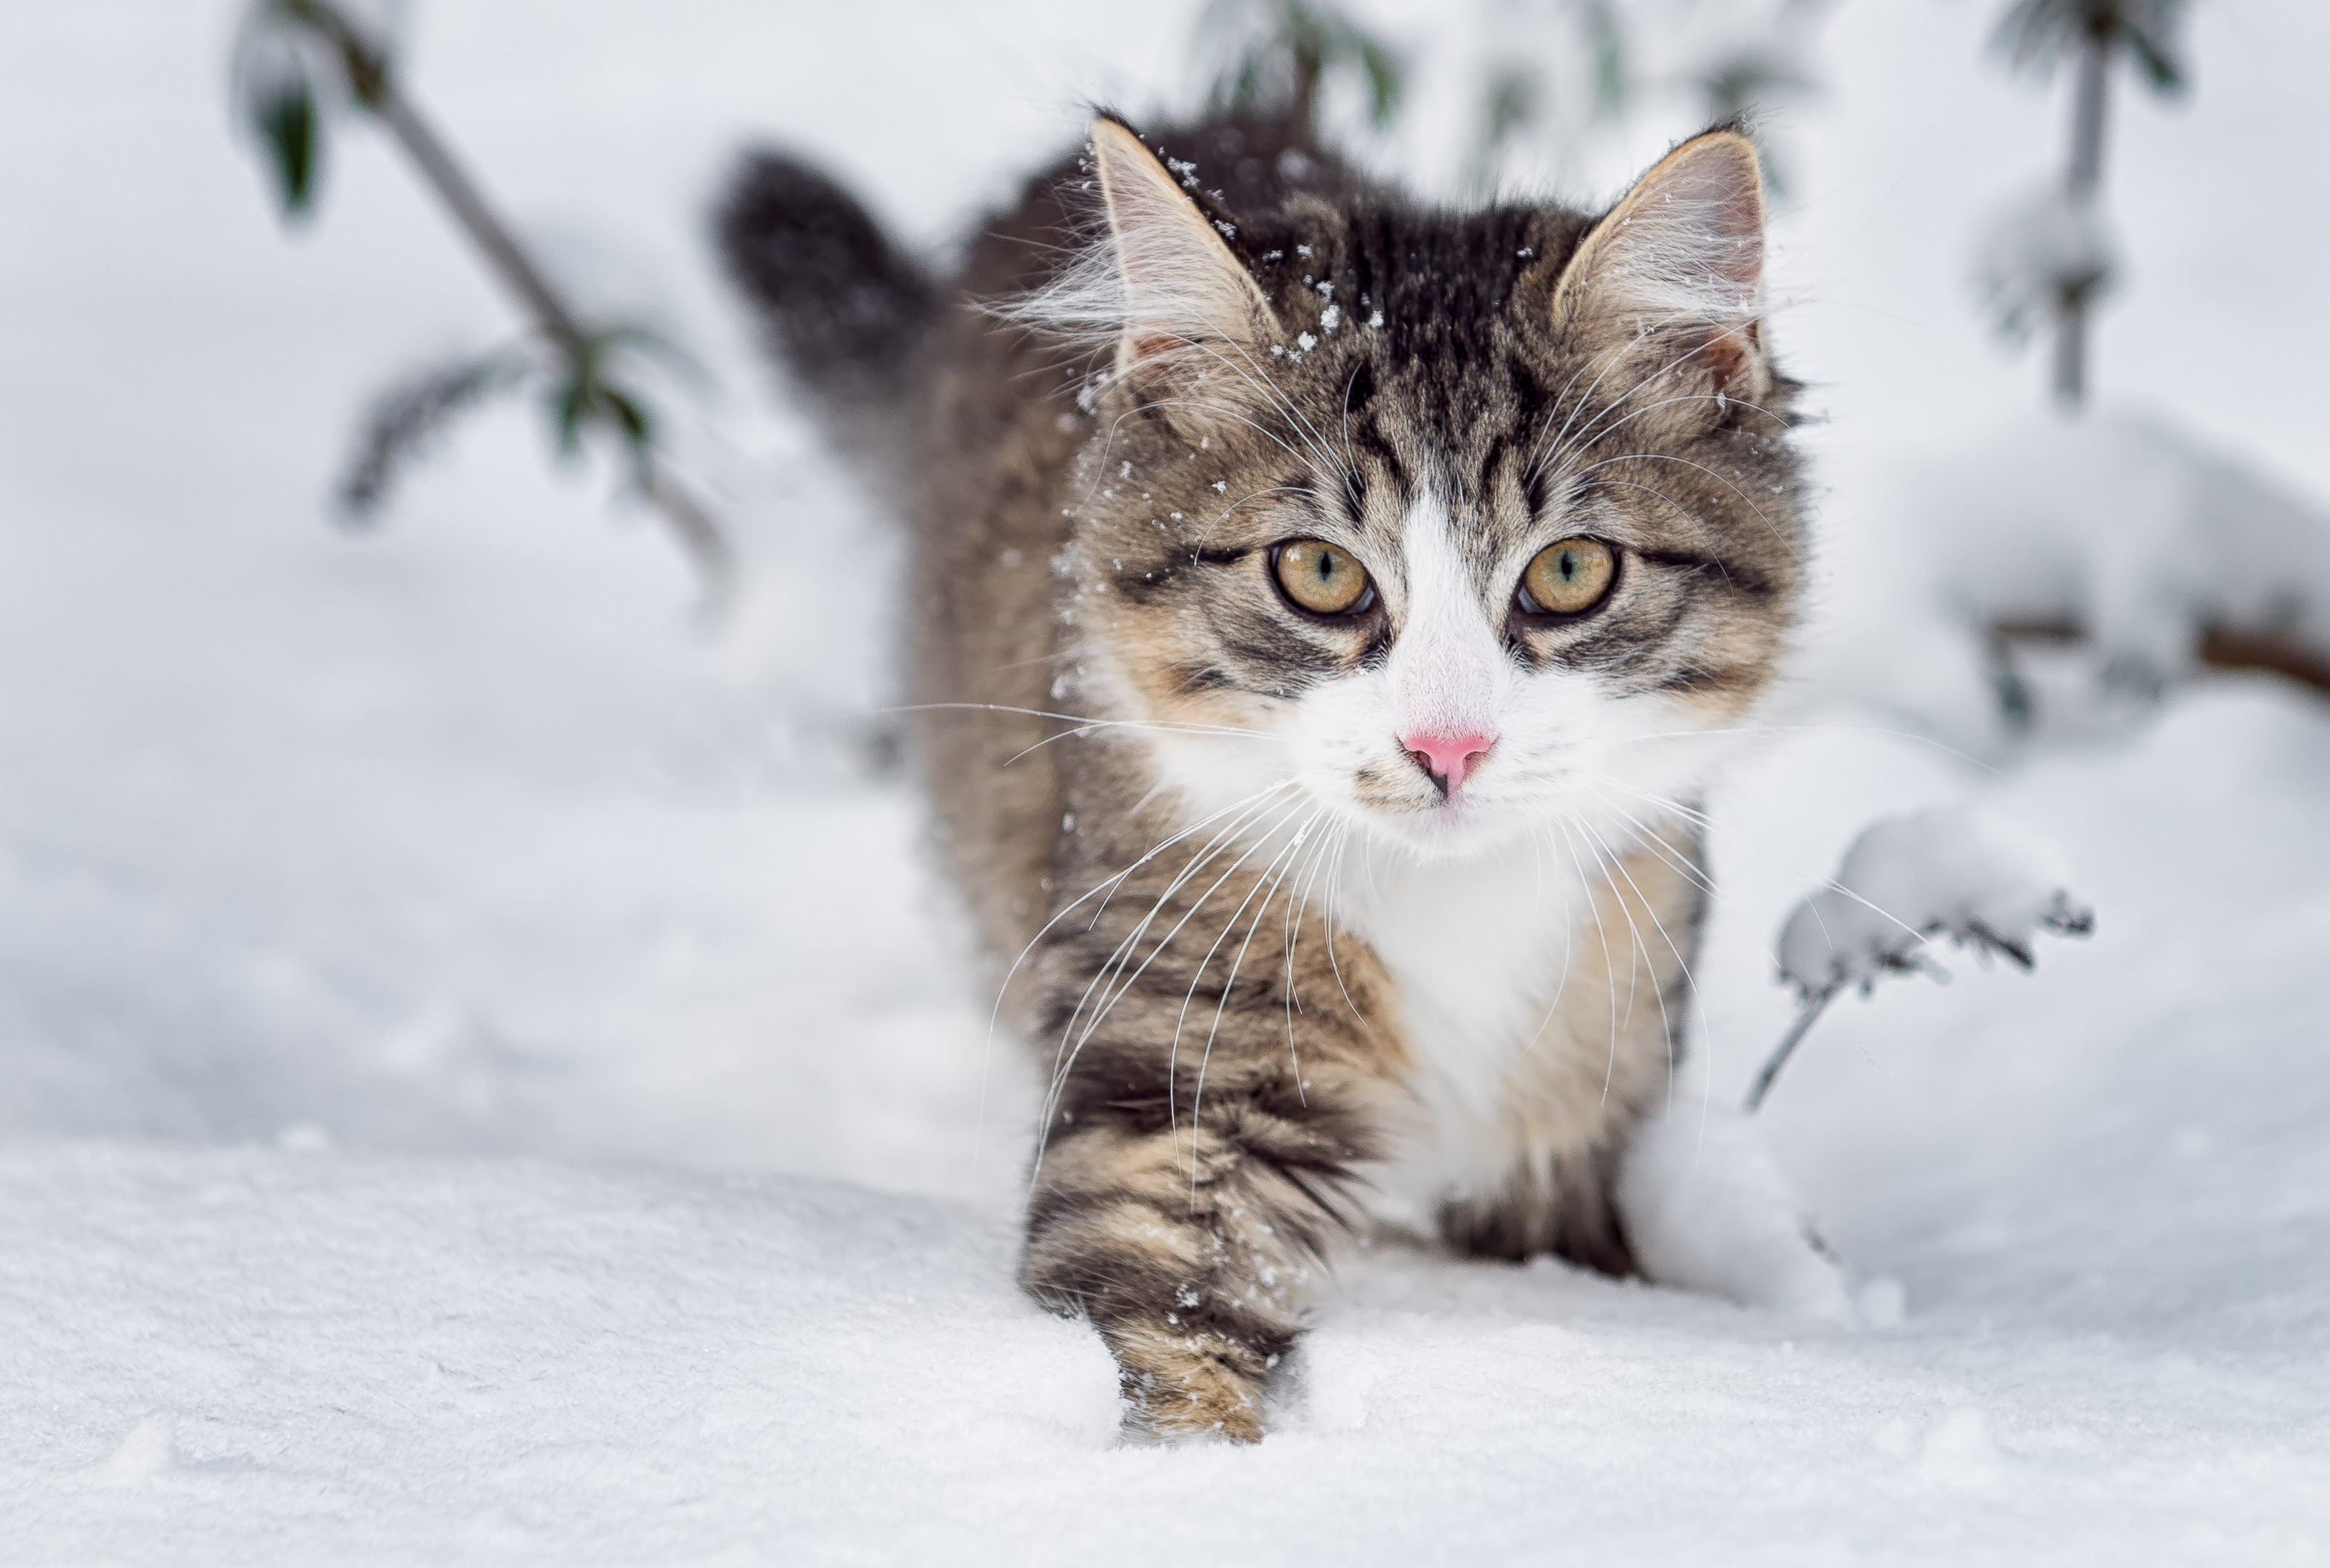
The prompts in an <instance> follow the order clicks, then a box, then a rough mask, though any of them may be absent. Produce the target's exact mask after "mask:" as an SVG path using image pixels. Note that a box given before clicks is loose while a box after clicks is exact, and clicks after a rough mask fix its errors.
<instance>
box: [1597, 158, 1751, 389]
mask: <svg viewBox="0 0 2330 1568" xmlns="http://www.w3.org/2000/svg"><path fill="white" fill-rule="evenodd" d="M1763 281H1764V177H1763V173H1762V169H1761V167H1760V165H1758V163H1757V157H1756V145H1755V144H1754V143H1753V142H1751V141H1749V140H1748V137H1746V136H1745V135H1743V134H1742V133H1740V132H1739V131H1737V130H1732V129H1729V128H1725V129H1720V130H1711V131H1708V132H1706V133H1705V134H1703V135H1700V136H1696V137H1691V140H1689V141H1687V142H1684V143H1683V144H1681V146H1678V147H1676V148H1675V149H1674V150H1673V151H1672V152H1671V153H1669V154H1668V155H1667V156H1665V157H1663V158H1661V159H1660V160H1659V161H1658V162H1657V163H1656V164H1654V165H1652V167H1651V170H1650V172H1649V173H1648V174H1645V175H1643V177H1642V178H1641V179H1639V180H1637V181H1636V182H1634V189H1633V190H1631V191H1629V192H1627V193H1626V195H1625V198H1624V200H1623V201H1621V202H1620V203H1618V204H1617V205H1616V206H1615V207H1613V208H1612V209H1611V210H1610V212H1609V213H1608V214H1607V215H1606V216H1605V217H1604V218H1603V219H1602V221H1601V222H1598V223H1596V224H1595V225H1594V227H1593V228H1592V229H1591V230H1590V231H1587V233H1586V238H1585V239H1584V240H1582V241H1579V242H1578V246H1577V250H1576V251H1575V252H1574V253H1573V254H1572V255H1571V256H1570V259H1569V262H1568V265H1567V266H1566V267H1565V268H1563V269H1562V273H1561V278H1560V280H1559V281H1558V283H1556V284H1555V285H1554V290H1553V326H1554V331H1555V333H1556V334H1557V335H1559V336H1561V337H1563V338H1565V339H1567V340H1568V341H1569V342H1571V343H1574V344H1578V345H1581V346H1592V347H1595V348H1596V349H1601V350H1604V351H1605V352H1607V351H1612V350H1615V351H1617V352H1621V353H1623V352H1626V351H1628V350H1629V349H1631V348H1639V349H1640V350H1641V351H1642V352H1644V353H1650V354H1659V355H1661V356H1662V361H1663V363H1662V364H1661V365H1660V367H1659V369H1658V371H1657V372H1656V373H1662V374H1674V375H1677V376H1680V377H1682V378H1685V379H1687V380H1694V381H1696V380H1700V379H1701V378H1704V379H1706V380H1711V381H1712V382H1713V383H1714V387H1713V390H1714V391H1715V392H1716V393H1717V394H1718V395H1719V396H1728V397H1730V398H1736V399H1739V400H1742V401H1748V402H1751V403H1752V402H1755V401H1757V400H1758V399H1760V398H1761V397H1763V396H1764V395H1765V393H1766V392H1767V391H1768V390H1769V387H1770V372H1769V370H1768V369H1767V368H1766V364H1765V360H1764V344H1763V333H1762V324H1761V316H1762V314H1763ZM1605 339H1606V340H1607V341H1606V342H1605V341H1603V340H1605Z"/></svg>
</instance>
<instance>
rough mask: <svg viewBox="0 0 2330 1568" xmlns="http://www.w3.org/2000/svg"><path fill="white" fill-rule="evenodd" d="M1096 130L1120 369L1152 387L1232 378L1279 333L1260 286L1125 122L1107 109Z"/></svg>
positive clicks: (1095, 148) (1096, 158) (1211, 221)
mask: <svg viewBox="0 0 2330 1568" xmlns="http://www.w3.org/2000/svg"><path fill="white" fill-rule="evenodd" d="M1092 137H1093V140H1092V145H1093V159H1094V164H1095V165H1097V167H1098V169H1099V173H1100V186H1101V193H1102V195H1103V198H1104V199H1105V201H1106V203H1107V207H1108V228H1109V238H1110V241H1111V243H1112V245H1113V248H1114V250H1115V257H1116V266H1117V278H1118V283H1119V285H1120V287H1121V288H1122V291H1123V296H1122V319H1123V326H1124V331H1123V336H1122V340H1121V341H1120V344H1119V345H1118V349H1117V369H1118V370H1119V372H1120V373H1123V374H1125V375H1127V376H1129V377H1131V378H1132V379H1133V380H1134V381H1136V382H1137V383H1143V384H1145V385H1148V386H1149V387H1151V389H1152V390H1155V389H1157V388H1159V387H1160V385H1167V384H1170V383H1179V382H1180V381H1183V380H1187V379H1190V378H1194V377H1199V376H1208V375H1213V374H1218V375H1221V376H1224V377H1225V378H1235V377H1236V375H1237V374H1238V373H1239V372H1240V371H1241V370H1243V369H1244V367H1245V366H1246V365H1247V364H1251V362H1252V360H1253V358H1254V356H1255V354H1256V353H1257V351H1259V350H1261V349H1263V348H1264V347H1266V345H1270V344H1272V343H1274V342H1276V341H1277V340H1278V338H1279V336H1280V333H1279V328H1278V319H1277V316H1276V315H1275V314H1274V312H1273V311H1272V310H1271V308H1270V301H1269V300H1268V299H1267V298H1264V295H1263V292H1262V287H1261V285H1260V284H1258V283H1256V282H1255V279H1254V275H1253V274H1252V273H1251V272H1248V271H1247V270H1246V264H1245V263H1244V262H1243V261H1241V260H1238V258H1237V255H1236V252H1235V251H1233V250H1231V249H1230V248H1229V245H1228V243H1227V241H1226V239H1225V238H1224V236H1223V234H1222V232H1221V231H1220V230H1219V229H1217V227H1216V223H1217V220H1215V219H1213V218H1210V217H1208V215H1207V213H1206V212H1205V211H1204V209H1202V208H1201V207H1199V206H1198V203H1197V202H1196V201H1194V200H1193V199H1192V198H1191V197H1190V195H1189V192H1188V191H1186V190H1184V189H1182V186H1181V182H1180V181H1179V180H1178V179H1176V178H1175V176H1174V174H1173V171H1172V170H1170V169H1169V168H1168V167H1167V166H1166V165H1164V164H1162V163H1160V161H1159V160H1158V157H1157V155H1156V154H1154V153H1152V152H1151V151H1150V150H1149V148H1148V147H1147V146H1143V145H1142V144H1141V138H1140V137H1137V136H1135V135H1134V134H1133V133H1132V129H1131V128H1129V127H1127V126H1125V125H1123V124H1122V123H1120V122H1119V121H1117V120H1115V119H1113V118H1109V117H1108V116H1106V115H1103V116H1101V117H1100V118H1096V119H1094V121H1093V128H1092Z"/></svg>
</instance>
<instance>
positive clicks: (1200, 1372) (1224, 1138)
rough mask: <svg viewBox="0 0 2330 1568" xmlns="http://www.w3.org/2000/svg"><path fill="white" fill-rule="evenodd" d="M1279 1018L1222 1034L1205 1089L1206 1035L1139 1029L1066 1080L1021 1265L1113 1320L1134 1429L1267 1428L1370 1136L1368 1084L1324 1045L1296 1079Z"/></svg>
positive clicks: (1106, 1329) (1063, 1299)
mask: <svg viewBox="0 0 2330 1568" xmlns="http://www.w3.org/2000/svg"><path fill="white" fill-rule="evenodd" d="M1134 1011H1135V1012H1136V1013H1137V1012H1138V1009H1135V1010H1134ZM1297 1017H1298V1026H1299V1017H1300V1015H1297ZM1280 1023H1281V1026H1282V1028H1281V1034H1280V1037H1279V1039H1278V1040H1277V1042H1276V1044H1275V1049H1274V1050H1271V1051H1268V1052H1266V1053H1265V1052H1253V1053H1247V1052H1243V1051H1237V1050H1232V1051H1229V1052H1227V1053H1225V1052H1223V1051H1222V1049H1221V1047H1220V1044H1219V1043H1218V1042H1217V1045H1216V1051H1215V1055H1214V1059H1213V1060H1212V1061H1210V1062H1209V1063H1207V1064H1206V1066H1205V1068H1204V1072H1203V1076H1204V1085H1203V1092H1202V1094H1200V1093H1199V1091H1198V1077H1199V1065H1198V1059H1199V1057H1200V1056H1201V1055H1202V1053H1200V1052H1199V1051H1198V1050H1195V1049H1189V1050H1185V1051H1182V1052H1180V1053H1175V1052H1174V1051H1173V1049H1172V1047H1171V1045H1170V1037H1169V1038H1168V1039H1165V1040H1158V1041H1154V1042H1151V1043H1148V1044H1142V1043H1141V1042H1140V1041H1139V1040H1138V1039H1137V1037H1136V1038H1134V1039H1122V1038H1120V1039H1116V1040H1113V1041H1109V1042H1105V1043H1103V1042H1098V1041H1095V1042H1093V1043H1090V1044H1087V1045H1086V1047H1085V1049H1084V1052H1083V1053H1079V1060H1078V1063H1077V1064H1076V1066H1075V1069H1074V1070H1073V1071H1072V1072H1070V1073H1069V1074H1068V1075H1067V1079H1066V1083H1065V1085H1064V1087H1063V1090H1062V1092H1061V1094H1060V1096H1059V1104H1058V1107H1057V1109H1056V1111H1055V1113H1054V1115H1053V1118H1052V1122H1051V1126H1050V1129H1049V1131H1050V1136H1049V1137H1048V1138H1047V1139H1046V1142H1045V1146H1044V1148H1043V1150H1042V1153H1041V1155H1040V1161H1041V1163H1040V1165H1039V1167H1038V1168H1037V1174H1036V1180H1035V1184H1034V1193H1033V1196H1032V1198H1031V1200H1030V1203H1029V1207H1028V1250H1027V1255H1026V1260H1025V1262H1024V1265H1023V1269H1022V1276H1021V1278H1022V1282H1023V1283H1024V1284H1025V1285H1026V1287H1027V1289H1028V1290H1029V1291H1030V1292H1031V1293H1032V1294H1034V1295H1035V1296H1036V1297H1037V1299H1039V1300H1041V1301H1043V1302H1045V1303H1046V1304H1047V1305H1048V1306H1050V1307H1052V1308H1055V1309H1056V1310H1060V1311H1066V1312H1076V1313H1080V1314H1082V1315H1083V1316H1084V1317H1085V1318H1089V1319H1090V1320H1091V1322H1092V1324H1093V1326H1094V1327H1096V1328H1098V1329H1099V1330H1100V1333H1101V1335H1102V1337H1103V1338H1104V1339H1106V1340H1107V1342H1108V1346H1109V1348H1110V1349H1111V1350H1112V1351H1113V1352H1114V1353H1115V1355H1116V1360H1117V1365H1118V1366H1119V1368H1120V1371H1121V1374H1122V1388H1123V1393H1124V1398H1125V1402H1126V1421H1127V1424H1128V1426H1129V1427H1131V1428H1132V1430H1134V1431H1140V1432H1143V1433H1147V1434H1150V1435H1154V1436H1160V1437H1195V1436H1202V1435H1207V1434H1217V1435H1220V1436H1223V1437H1227V1438H1231V1439H1236V1440H1242V1441H1252V1440H1255V1439H1257V1438H1259V1437H1260V1436H1261V1435H1262V1430H1263V1403H1262V1401H1263V1393H1264V1389H1265V1387H1266V1386H1267V1384H1269V1382H1270V1378H1271V1374H1272V1373H1273V1371H1274V1368H1275V1367H1276V1366H1277V1365H1278V1362H1279V1359H1280V1358H1281V1357H1282V1356H1283V1355H1284V1354H1285V1353H1286V1351H1287V1350H1288V1349H1289V1348H1290V1347H1291V1346H1293V1342H1294V1339H1295V1336H1296V1334H1297V1332H1298V1328H1299V1324H1300V1315H1301V1312H1302V1306H1303V1302H1304V1297H1305V1287H1306V1285H1307V1282H1308V1281H1309V1280H1310V1279H1311V1277H1312V1274H1313V1272H1314V1271H1315V1270H1318V1269H1319V1268H1320V1267H1321V1265H1322V1264H1323V1263H1324V1261H1325V1260H1326V1254H1327V1252H1328V1249H1329V1247H1330V1245H1331V1242H1333V1241H1334V1240H1335V1239H1336V1236H1337V1234H1338V1233H1340V1231H1341V1230H1342V1229H1343V1228H1344V1225H1345V1220H1344V1214H1345V1211H1344V1209H1343V1207H1342V1204H1341V1202H1340V1197H1339V1189H1340V1186H1341V1185H1342V1183H1343V1182H1344V1181H1345V1179H1346V1176H1347V1173H1348V1172H1349V1171H1350V1168H1351V1167H1352V1166H1353V1165H1354V1164H1355V1163H1357V1162H1358V1161H1359V1160H1361V1159H1363V1158H1366V1157H1368V1156H1369V1154H1370V1153H1371V1151H1372V1150H1371V1144H1372V1138H1371V1134H1370V1131H1369V1119H1368V1117H1367V1116H1366V1115H1365V1113H1364V1111H1363V1110H1362V1102H1363V1100H1365V1098H1366V1095H1367V1091H1366V1088H1365V1086H1364V1085H1361V1084H1359V1083H1356V1082H1352V1081H1351V1079H1350V1075H1349V1074H1348V1073H1345V1072H1337V1071H1336V1070H1335V1069H1334V1068H1333V1067H1332V1065H1331V1063H1327V1062H1322V1061H1320V1060H1318V1059H1317V1058H1315V1057H1314V1058H1313V1060H1312V1062H1310V1063H1305V1064H1304V1067H1303V1070H1302V1072H1301V1074H1300V1077H1299V1079H1298V1075H1297V1071H1296V1068H1295V1066H1294V1064H1293V1063H1294V1059H1293V1058H1292V1057H1290V1053H1289V1052H1288V1051H1287V1048H1286V1040H1285V1036H1284V1034H1283V1015H1282V1018H1281V1020H1280ZM1177 1055H1178V1060H1175V1061H1173V1062H1172V1063H1171V1065H1170V1068H1169V1065H1168V1063H1169V1059H1170V1058H1175V1057H1176V1056H1177ZM1169 1071H1170V1081H1169V1078H1168V1072H1169Z"/></svg>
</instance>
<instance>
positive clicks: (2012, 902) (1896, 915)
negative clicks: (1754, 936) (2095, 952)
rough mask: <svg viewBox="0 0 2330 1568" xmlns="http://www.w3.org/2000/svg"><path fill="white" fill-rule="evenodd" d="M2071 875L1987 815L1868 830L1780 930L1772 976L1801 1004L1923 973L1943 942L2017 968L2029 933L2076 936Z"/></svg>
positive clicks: (1953, 812)
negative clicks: (2005, 959) (1931, 946)
mask: <svg viewBox="0 0 2330 1568" xmlns="http://www.w3.org/2000/svg"><path fill="white" fill-rule="evenodd" d="M2070 882H2071V871H2070V864H2068V863H2067V862H2066V861H2065V860H2064V858H2063V854H2062V852H2061V851H2060V850H2059V849H2057V848H2056V847H2055V846H2054V845H2051V844H2050V843H2048V842H2047V841H2046V840H2045V839H2043V838H2041V837H2040V836H2037V835H2035V834H2032V833H2031V832H2029V831H2027V830H2025V829H2023V828H2022V827H2019V826H2017V825H2016V824H2014V823H2012V822H2007V821H2004V820H2002V819H2001V818H1999V817H1996V816H1994V815H1992V814H1991V813H1988V812H1984V811H1980V810H1975V809H1971V808H1965V807H1936V808H1932V809H1930V810H1927V811H1920V812H1917V813H1915V814H1913V815H1911V816H1908V817H1888V818H1886V819H1885V820H1883V821H1881V822H1876V823H1872V824H1871V825H1870V826H1869V827H1865V828H1863V829H1862V830H1861V836H1859V837H1858V838H1855V839H1854V840H1853V841H1852V848H1851V849H1848V850H1846V851H1845V852H1844V864H1842V866H1840V867H1838V869H1837V874H1836V875H1835V876H1834V877H1833V879H1832V880H1831V881H1830V883H1828V885H1826V886H1824V887H1823V888H1821V889H1820V890H1819V891H1817V892H1815V893H1813V894H1812V896H1811V897H1809V898H1807V899H1805V900H1804V902H1802V903H1800V904H1798V905H1797V906H1796V907H1795V910H1794V911H1792V912H1790V913H1789V915H1788V920H1787V923H1786V924H1785V925H1784V926H1782V927H1781V928H1780V940H1779V945H1778V947H1777V949H1776V954H1775V956H1776V958H1777V959H1779V965H1780V976H1781V978H1783V979H1785V980H1787V981H1789V982H1790V983H1792V984H1793V985H1795V987H1796V991H1797V994H1798V995H1799V996H1801V997H1804V998H1806V999H1807V1000H1810V999H1812V998H1814V997H1827V996H1828V995H1830V994H1831V993H1832V992H1834V991H1836V990H1838V989H1839V988H1841V987H1846V986H1856V985H1857V986H1859V987H1861V988H1862V989H1863V990H1864V991H1865V990H1867V989H1869V988H1870V987H1872V986H1874V985H1876V983H1877V982H1878V981H1879V980H1880V979H1882V978H1885V977H1886V976H1887V975H1889V974H1891V973H1895V972H1897V971H1899V970H1903V969H1911V968H1927V969H1931V970H1934V971H1936V972H1937V973H1939V974H1943V975H1945V976H1946V971H1944V970H1941V969H1940V968H1939V966H1937V965H1936V964H1935V963H1934V961H1933V959H1930V958H1928V957H1927V954H1926V948H1927V942H1928V940H1929V939H1931V938H1933V937H1936V936H1947V937H1948V938H1949V939H1950V940H1952V941H1954V942H1956V943H1958V944H1960V945H1961V946H1969V945H1970V946H1972V947H1974V948H1975V949H1976V950H1977V951H1979V952H1981V953H1984V955H1988V954H1992V953H2003V954H2006V955H2007V956H2009V957H2011V958H2013V959H2014V960H2015V961H2016V962H2018V963H2021V964H2022V965H2023V967H2025V968H2028V967H2030V964H2031V963H2032V955H2031V948H2032V938H2033V937H2035V936H2036V935H2037V934H2038V933H2039V932H2040V931H2041V930H2051V931H2060V932H2067V933H2070V934H2074V935H2080V936H2084V935H2086V934H2087V932H2088V930H2090V929H2092V928H2093V926H2094V924H2095V912H2093V911H2092V910H2088V909H2086V908H2083V907H2081V906H2080V905H2079V903H2077V902H2075V901H2074V900H2073V899H2072V897H2071V890H2070Z"/></svg>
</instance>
